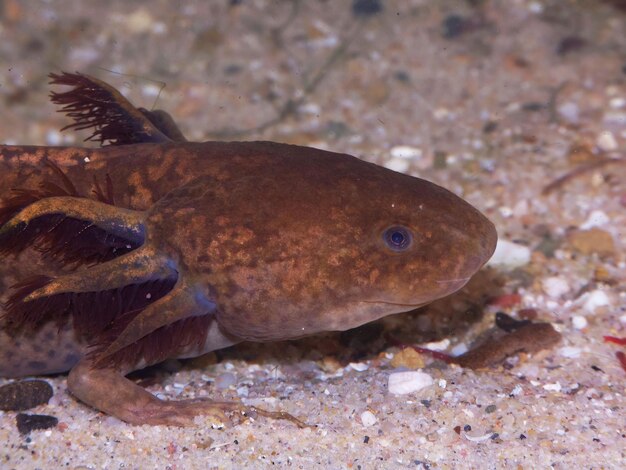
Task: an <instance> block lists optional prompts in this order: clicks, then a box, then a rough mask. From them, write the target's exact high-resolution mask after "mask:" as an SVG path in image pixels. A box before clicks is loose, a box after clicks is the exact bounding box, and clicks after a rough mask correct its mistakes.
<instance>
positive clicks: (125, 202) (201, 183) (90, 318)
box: [0, 76, 497, 425]
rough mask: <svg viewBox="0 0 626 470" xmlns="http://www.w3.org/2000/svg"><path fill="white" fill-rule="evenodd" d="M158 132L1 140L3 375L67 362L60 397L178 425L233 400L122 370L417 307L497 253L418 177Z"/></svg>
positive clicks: (483, 227) (482, 224) (454, 204)
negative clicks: (134, 138) (110, 142)
mask: <svg viewBox="0 0 626 470" xmlns="http://www.w3.org/2000/svg"><path fill="white" fill-rule="evenodd" d="M79 77H84V76H79ZM96 84H98V83H97V82H96ZM145 116H148V118H149V117H150V116H149V115H145ZM126 119H128V120H130V121H131V122H132V123H134V124H137V125H139V124H141V125H144V127H145V126H148V127H149V126H150V125H151V124H154V120H153V122H152V123H151V122H149V119H145V117H144V118H142V117H141V116H131V117H127V118H126ZM133 119H134V121H133ZM142 119H145V120H144V121H142V122H140V121H141V120H142ZM138 123H139V124H138ZM154 127H155V128H159V129H160V130H161V131H162V134H164V135H165V136H166V138H164V139H162V141H156V142H152V141H151V140H150V139H148V138H145V137H141V139H138V140H139V141H138V143H130V144H126V145H116V146H110V147H106V148H103V149H85V148H51V147H9V146H0V171H1V172H2V173H1V174H2V177H0V190H2V193H3V195H4V198H3V199H2V201H1V202H0V253H2V256H3V258H4V259H5V263H3V264H4V266H3V267H2V268H0V286H2V285H3V284H5V285H6V284H9V282H8V281H7V279H10V280H11V282H10V283H11V284H12V287H11V288H10V289H7V288H6V287H5V288H4V290H5V291H4V292H0V297H1V298H2V299H4V300H5V303H4V309H3V310H2V311H0V313H1V314H2V323H0V327H1V329H2V331H0V375H1V376H20V375H29V374H43V373H50V372H58V371H61V370H70V375H69V378H68V387H69V389H70V391H71V392H72V393H73V394H74V395H75V396H77V397H78V398H79V399H81V400H82V401H83V402H85V403H88V404H90V405H92V406H94V407H95V408H97V409H99V410H102V411H105V412H107V413H110V414H112V415H115V416H117V417H119V418H121V419H123V420H125V421H128V422H131V423H149V424H178V425H180V424H187V423H188V422H190V421H191V420H192V419H193V417H194V416H195V415H197V414H200V413H220V412H221V410H224V409H240V408H241V406H240V405H236V404H232V403H215V402H211V401H208V400H189V401H178V402H171V401H164V400H160V399H157V398H156V397H154V396H153V395H151V394H150V393H148V392H147V391H145V390H144V389H142V388H141V387H139V386H138V385H135V384H134V383H132V382H131V381H129V380H128V379H126V378H125V377H124V376H125V374H127V373H128V372H130V371H132V370H135V369H138V368H142V367H145V366H147V365H150V364H154V363H157V362H160V361H163V360H164V359H167V358H172V357H193V356H197V355H201V354H203V353H206V352H208V351H212V350H216V349H220V348H223V347H226V346H230V345H232V344H235V343H237V342H240V341H272V340H282V339H290V338H298V337H301V336H306V335H311V334H315V333H318V332H321V331H330V330H345V329H349V328H353V327H356V326H359V325H361V324H363V323H366V322H369V321H372V320H375V319H378V318H380V317H383V316H385V315H390V314H394V313H399V312H404V311H408V310H412V309H414V308H416V307H418V306H421V305H424V304H426V303H429V302H431V301H433V300H435V299H438V298H441V297H443V296H446V295H448V294H450V293H452V292H454V291H456V290H458V289H459V288H461V287H462V286H463V285H464V284H465V283H466V282H467V281H468V280H469V278H470V277H471V276H472V275H473V274H474V273H475V272H476V271H477V270H478V269H479V268H480V267H481V266H482V265H483V264H484V263H485V262H486V261H487V260H488V259H489V258H490V256H491V254H492V253H493V250H494V247H495V243H496V238H497V237H496V231H495V229H494V226H493V224H492V223H491V222H490V221H489V220H488V219H487V218H486V217H485V216H483V215H482V214H481V213H480V212H479V211H478V210H476V209H475V208H474V207H472V206H471V205H470V204H468V203H467V202H465V201H463V200H462V199H461V198H459V197H457V196H455V195H454V194H452V193H451V192H449V191H447V190H445V189H443V188H441V187H439V186H437V185H435V184H433V183H430V182H428V181H425V180H422V179H418V178H414V177H411V176H407V175H404V174H400V173H396V172H393V171H391V170H388V169H385V168H383V167H380V166H377V165H374V164H372V163H367V162H365V161H362V160H359V159H357V158H355V157H352V156H349V155H345V154H337V153H332V152H327V151H323V150H318V149H314V148H307V147H300V146H293V145H285V144H278V143H272V142H205V143H189V142H186V141H183V140H182V139H181V138H169V137H167V135H168V132H167V130H168V129H167V128H166V127H163V126H162V127H159V125H157V124H154ZM151 132H152V134H151V135H155V134H156V131H154V130H153V131H151ZM148 134H150V132H148ZM170 134H171V133H170ZM181 135H182V134H181ZM142 141H143V142H152V143H141V142H142ZM10 188H19V189H18V190H17V191H11V190H10ZM92 193H93V196H89V195H90V194H92ZM33 247H35V248H36V251H35V250H33ZM16 257H18V258H16ZM16 259H20V260H22V261H21V264H20V266H19V267H15V269H12V266H14V265H12V263H14V261H13V260H16ZM24 260H26V261H29V262H30V261H32V263H31V264H30V265H29V263H24ZM16 272H17V273H19V274H18V277H19V278H17V279H16V278H15V276H16V274H15V273H16ZM51 332H54V334H51ZM57 332H58V333H57ZM33 342H37V345H36V346H37V347H34V345H33ZM25 352H26V353H27V354H26V356H25V354H24V353H25ZM257 411H261V412H262V414H265V415H268V416H274V417H284V415H283V414H280V413H278V414H276V413H269V412H264V411H262V410H257Z"/></svg>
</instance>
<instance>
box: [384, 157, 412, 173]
mask: <svg viewBox="0 0 626 470" xmlns="http://www.w3.org/2000/svg"><path fill="white" fill-rule="evenodd" d="M410 163H411V162H410V161H409V160H406V159H404V158H392V159H391V160H388V161H386V162H385V163H383V166H384V167H385V168H388V169H390V170H393V171H397V172H399V173H404V172H406V171H407V170H408V169H409V165H410Z"/></svg>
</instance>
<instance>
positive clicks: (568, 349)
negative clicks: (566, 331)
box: [559, 346, 582, 359]
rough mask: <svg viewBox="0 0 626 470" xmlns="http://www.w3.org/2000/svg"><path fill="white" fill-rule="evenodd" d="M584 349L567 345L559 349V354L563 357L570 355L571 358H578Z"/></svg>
mask: <svg viewBox="0 0 626 470" xmlns="http://www.w3.org/2000/svg"><path fill="white" fill-rule="evenodd" d="M581 352H582V349H580V348H576V347H574V346H565V347H564V348H561V349H559V354H560V355H561V356H563V357H569V358H570V359H576V358H578V357H580V353H581Z"/></svg>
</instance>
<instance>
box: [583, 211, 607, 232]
mask: <svg viewBox="0 0 626 470" xmlns="http://www.w3.org/2000/svg"><path fill="white" fill-rule="evenodd" d="M609 222H611V219H610V217H609V216H608V215H606V213H605V212H603V211H600V210H596V211H592V212H591V214H589V217H588V218H587V220H586V221H585V222H584V223H583V224H582V225H581V226H580V228H581V229H582V230H589V229H590V228H593V227H600V226H602V225H606V224H608V223H609Z"/></svg>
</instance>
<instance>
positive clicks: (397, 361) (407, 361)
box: [390, 348, 425, 369]
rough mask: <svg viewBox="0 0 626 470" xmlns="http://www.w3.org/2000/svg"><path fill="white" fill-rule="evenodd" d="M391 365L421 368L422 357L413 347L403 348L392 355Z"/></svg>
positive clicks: (422, 364) (422, 365)
mask: <svg viewBox="0 0 626 470" xmlns="http://www.w3.org/2000/svg"><path fill="white" fill-rule="evenodd" d="M390 364H391V367H396V368H397V367H407V368H409V369H421V368H422V367H424V365H425V363H424V358H423V357H422V355H421V354H420V353H418V352H417V351H416V350H415V349H413V348H404V349H403V350H402V351H400V352H399V353H398V354H396V355H394V356H393V359H392V360H391V363H390Z"/></svg>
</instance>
